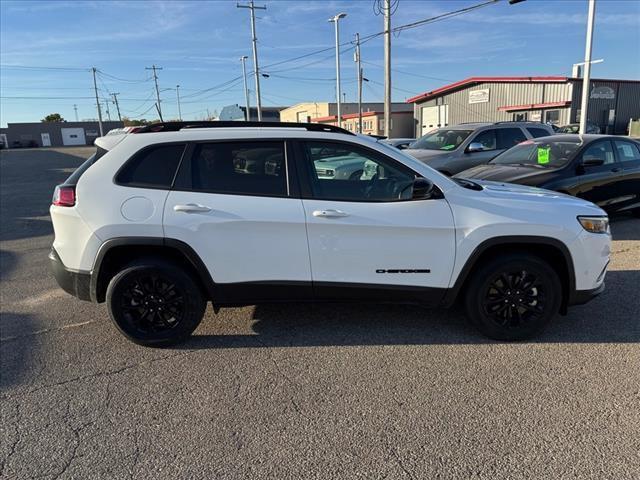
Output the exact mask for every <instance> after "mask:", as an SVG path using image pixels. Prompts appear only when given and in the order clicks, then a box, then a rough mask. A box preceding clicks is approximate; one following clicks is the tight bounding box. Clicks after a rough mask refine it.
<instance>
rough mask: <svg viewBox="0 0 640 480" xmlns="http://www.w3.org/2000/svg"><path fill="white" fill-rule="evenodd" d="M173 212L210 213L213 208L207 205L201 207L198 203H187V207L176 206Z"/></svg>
mask: <svg viewBox="0 0 640 480" xmlns="http://www.w3.org/2000/svg"><path fill="white" fill-rule="evenodd" d="M173 210H174V211H176V212H184V213H206V212H210V211H211V208H209V207H207V206H205V205H199V204H197V203H187V204H185V205H175V206H174V207H173Z"/></svg>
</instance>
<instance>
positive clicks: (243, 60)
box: [240, 55, 251, 122]
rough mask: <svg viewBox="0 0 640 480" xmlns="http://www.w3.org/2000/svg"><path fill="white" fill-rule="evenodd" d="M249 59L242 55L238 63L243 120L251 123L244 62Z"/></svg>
mask: <svg viewBox="0 0 640 480" xmlns="http://www.w3.org/2000/svg"><path fill="white" fill-rule="evenodd" d="M248 58H249V57H247V56H246V55H243V56H241V57H240V61H241V62H242V81H243V82H244V105H245V107H244V108H245V112H244V119H245V120H246V121H247V122H249V121H251V110H249V90H247V66H246V64H245V62H246V61H247V59H248Z"/></svg>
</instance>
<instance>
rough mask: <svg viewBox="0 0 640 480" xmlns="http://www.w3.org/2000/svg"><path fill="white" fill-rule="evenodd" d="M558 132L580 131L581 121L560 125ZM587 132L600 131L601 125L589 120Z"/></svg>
mask: <svg viewBox="0 0 640 480" xmlns="http://www.w3.org/2000/svg"><path fill="white" fill-rule="evenodd" d="M556 132H557V133H579V132H580V124H579V123H570V124H569V125H563V126H562V127H558V129H557V130H556ZM586 133H594V134H598V133H600V127H599V126H598V125H596V124H595V123H591V122H587V131H586Z"/></svg>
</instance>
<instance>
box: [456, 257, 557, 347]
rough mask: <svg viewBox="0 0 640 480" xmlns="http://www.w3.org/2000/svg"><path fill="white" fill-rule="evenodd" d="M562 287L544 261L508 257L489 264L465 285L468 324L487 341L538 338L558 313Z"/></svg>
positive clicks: (533, 258) (554, 273) (483, 266)
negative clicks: (485, 337)
mask: <svg viewBox="0 0 640 480" xmlns="http://www.w3.org/2000/svg"><path fill="white" fill-rule="evenodd" d="M561 300H562V285H561V283H560V279H559V277H558V274H557V273H556V272H555V270H554V269H553V268H552V267H551V266H550V265H549V264H548V263H547V262H545V261H544V260H542V259H540V258H538V257H536V256H533V255H527V254H509V255H505V256H503V257H501V258H496V259H494V260H491V261H489V262H487V263H485V264H484V265H482V266H481V267H480V269H479V270H478V271H477V272H475V273H474V274H473V276H472V278H471V280H470V282H469V284H468V288H467V292H466V299H465V308H466V311H467V316H468V318H469V320H470V321H471V322H472V323H473V324H474V325H475V326H476V327H477V328H478V330H480V332H482V333H483V334H484V335H486V336H487V337H489V338H493V339H495V340H506V341H514V340H525V339H527V338H531V337H532V336H534V335H536V334H538V333H539V332H540V331H542V329H543V328H544V327H545V326H546V325H547V324H548V323H549V321H550V320H551V319H552V318H553V316H554V315H555V314H556V313H557V312H558V310H559V309H560V304H561Z"/></svg>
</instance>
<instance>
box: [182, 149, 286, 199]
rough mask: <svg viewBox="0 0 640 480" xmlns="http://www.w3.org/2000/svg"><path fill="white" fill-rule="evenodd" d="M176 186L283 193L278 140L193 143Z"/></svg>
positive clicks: (282, 161)
mask: <svg viewBox="0 0 640 480" xmlns="http://www.w3.org/2000/svg"><path fill="white" fill-rule="evenodd" d="M176 189H179V190H183V189H184V190H193V191H197V192H209V193H222V194H231V195H233V194H236V195H262V196H270V197H286V196H287V169H286V164H285V154H284V144H283V143H282V142H220V143H205V144H199V145H197V146H196V147H195V149H194V153H193V156H192V157H191V160H190V161H189V162H183V167H182V168H181V169H180V173H179V174H178V178H177V179H176Z"/></svg>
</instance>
